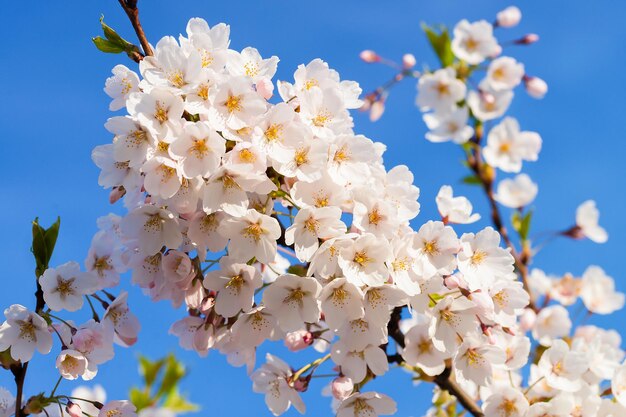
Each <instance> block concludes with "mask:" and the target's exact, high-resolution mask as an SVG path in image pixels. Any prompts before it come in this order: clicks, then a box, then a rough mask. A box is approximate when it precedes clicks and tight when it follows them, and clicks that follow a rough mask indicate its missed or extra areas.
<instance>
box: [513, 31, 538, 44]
mask: <svg viewBox="0 0 626 417" xmlns="http://www.w3.org/2000/svg"><path fill="white" fill-rule="evenodd" d="M538 41H539V35H537V34H536V33H529V34H528V35H526V36H523V37H521V38H519V39H518V40H516V41H514V42H513V43H514V44H516V45H530V44H531V43H535V42H538Z"/></svg>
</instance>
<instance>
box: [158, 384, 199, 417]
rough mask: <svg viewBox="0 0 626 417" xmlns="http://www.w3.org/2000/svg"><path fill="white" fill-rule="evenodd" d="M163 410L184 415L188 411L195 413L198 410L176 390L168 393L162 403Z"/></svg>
mask: <svg viewBox="0 0 626 417" xmlns="http://www.w3.org/2000/svg"><path fill="white" fill-rule="evenodd" d="M163 408H167V409H168V410H171V411H173V412H175V413H186V412H189V411H197V410H198V409H199V407H198V405H197V404H193V403H190V402H189V401H187V399H186V398H185V397H183V396H182V395H180V393H179V392H178V390H177V389H174V390H172V391H171V392H170V393H169V395H168V396H167V398H166V399H165V401H164V402H163Z"/></svg>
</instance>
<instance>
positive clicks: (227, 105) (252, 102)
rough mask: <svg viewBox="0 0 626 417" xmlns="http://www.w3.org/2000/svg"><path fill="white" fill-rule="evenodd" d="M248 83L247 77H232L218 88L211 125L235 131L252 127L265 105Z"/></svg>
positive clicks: (264, 109) (263, 110)
mask: <svg viewBox="0 0 626 417" xmlns="http://www.w3.org/2000/svg"><path fill="white" fill-rule="evenodd" d="M250 82H251V80H249V79H248V77H244V76H242V77H233V78H230V79H229V80H228V81H226V82H225V83H223V84H221V85H220V86H219V87H218V89H217V92H216V94H215V97H214V99H213V107H212V108H211V109H212V110H213V111H212V112H211V114H210V118H209V120H210V121H211V123H213V124H214V125H215V126H216V127H218V128H220V129H223V128H230V129H233V130H235V131H236V130H238V129H242V128H245V127H252V126H254V123H255V121H256V120H257V119H258V118H259V117H261V115H262V114H263V113H265V111H266V107H267V105H266V103H265V100H263V98H262V97H261V96H260V95H259V94H258V93H256V92H255V91H254V89H253V88H252V85H251V83H250Z"/></svg>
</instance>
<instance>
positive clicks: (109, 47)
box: [91, 36, 124, 54]
mask: <svg viewBox="0 0 626 417" xmlns="http://www.w3.org/2000/svg"><path fill="white" fill-rule="evenodd" d="M91 40H92V41H93V43H94V44H95V45H96V48H98V49H99V50H101V51H102V52H106V53H107V54H120V53H122V52H124V47H123V46H121V45H119V44H116V43H114V42H111V41H109V40H106V39H104V38H102V37H101V36H96V37H95V38H92V39H91Z"/></svg>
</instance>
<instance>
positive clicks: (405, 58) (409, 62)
mask: <svg viewBox="0 0 626 417" xmlns="http://www.w3.org/2000/svg"><path fill="white" fill-rule="evenodd" d="M416 63H417V61H416V60H415V56H414V55H413V54H404V55H402V67H403V68H404V69H409V68H413V67H414V66H415V64H416Z"/></svg>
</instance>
